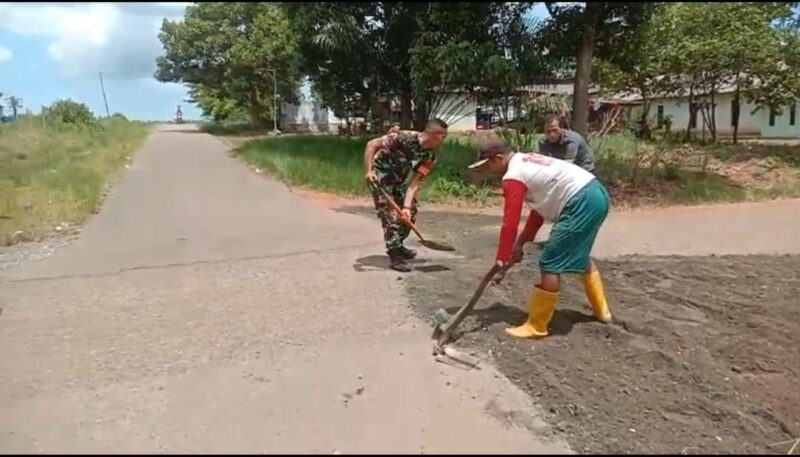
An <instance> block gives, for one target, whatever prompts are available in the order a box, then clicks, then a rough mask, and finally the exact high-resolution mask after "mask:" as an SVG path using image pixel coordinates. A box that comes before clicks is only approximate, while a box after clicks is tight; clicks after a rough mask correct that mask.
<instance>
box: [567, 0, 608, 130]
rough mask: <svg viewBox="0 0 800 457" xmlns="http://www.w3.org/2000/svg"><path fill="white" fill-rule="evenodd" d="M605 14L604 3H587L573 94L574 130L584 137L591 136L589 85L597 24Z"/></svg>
mask: <svg viewBox="0 0 800 457" xmlns="http://www.w3.org/2000/svg"><path fill="white" fill-rule="evenodd" d="M602 12H603V3H602V2H586V9H585V10H584V12H583V37H582V39H581V46H580V48H579V49H578V56H577V59H576V60H577V68H576V69H575V83H574V86H573V94H572V129H573V130H575V131H576V132H578V133H580V134H581V135H583V136H584V137H586V136H588V134H589V125H588V124H589V122H588V121H589V84H590V83H591V77H592V56H593V54H594V41H595V35H596V33H597V23H598V22H599V19H600V15H601V13H602Z"/></svg>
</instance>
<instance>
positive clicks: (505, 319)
mask: <svg viewBox="0 0 800 457" xmlns="http://www.w3.org/2000/svg"><path fill="white" fill-rule="evenodd" d="M459 309H460V308H459V307H457V306H451V307H449V308H447V309H446V311H447V313H448V314H450V315H451V316H453V315H455V314H456V313H457V312H458V310H459ZM469 317H470V320H471V321H472V322H473V324H472V325H470V327H469V328H466V329H464V330H463V334H469V333H475V332H478V331H480V330H482V329H484V328H486V327H491V326H493V325H495V324H504V325H506V326H516V325H521V324H522V323H523V322H525V319H527V317H528V313H527V312H525V311H524V310H522V309H520V308H517V307H514V306H508V305H506V304H504V303H500V302H495V303H493V304H492V305H491V306H489V307H488V308H480V309H475V310H473V311H472V312H471V313H470V314H469ZM589 322H595V319H594V316H591V315H589V314H584V313H581V312H578V311H574V310H570V309H565V310H556V312H555V314H554V315H553V320H552V321H550V335H558V336H564V335H568V334H569V333H570V332H572V329H573V327H574V326H575V325H576V324H577V325H579V324H584V323H589Z"/></svg>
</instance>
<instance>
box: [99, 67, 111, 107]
mask: <svg viewBox="0 0 800 457" xmlns="http://www.w3.org/2000/svg"><path fill="white" fill-rule="evenodd" d="M100 90H101V91H102V92H103V103H105V105H106V117H111V113H110V112H109V111H108V99H106V87H105V85H104V84H103V72H102V71H101V72H100Z"/></svg>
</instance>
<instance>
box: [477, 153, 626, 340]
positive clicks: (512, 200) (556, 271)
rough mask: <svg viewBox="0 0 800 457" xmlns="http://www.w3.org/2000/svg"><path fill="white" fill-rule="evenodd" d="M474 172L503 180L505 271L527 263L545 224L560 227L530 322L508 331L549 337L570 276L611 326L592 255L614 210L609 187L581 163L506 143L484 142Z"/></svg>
mask: <svg viewBox="0 0 800 457" xmlns="http://www.w3.org/2000/svg"><path fill="white" fill-rule="evenodd" d="M470 168H472V169H476V170H478V171H480V172H482V173H486V174H489V175H494V176H502V177H503V198H504V210H503V226H502V229H501V231H500V240H499V243H498V247H497V255H496V260H497V262H498V264H499V265H500V266H501V267H509V266H511V265H513V264H515V263H517V262H519V261H520V260H521V259H522V249H523V246H524V245H525V243H527V242H529V241H533V239H534V237H535V236H536V231H537V230H538V229H539V227H540V226H541V225H542V222H543V221H545V220H546V221H548V222H553V223H554V225H553V229H552V231H551V232H550V238H549V240H548V242H547V244H546V245H545V247H544V249H543V250H542V253H541V256H540V257H539V268H540V269H541V283H540V284H538V285H536V287H534V290H533V294H532V295H531V298H530V302H529V304H528V319H527V321H526V322H525V323H524V324H522V325H521V326H519V327H515V328H509V329H506V332H507V333H508V334H510V335H512V336H515V337H519V338H535V337H543V336H547V335H548V325H549V323H550V319H552V317H553V313H554V312H555V308H556V305H557V304H558V298H559V290H560V288H561V275H562V274H564V273H579V274H581V275H582V279H583V284H584V287H585V289H586V295H587V297H588V299H589V303H590V304H591V306H592V309H593V310H594V314H595V317H596V318H597V319H598V320H600V321H601V322H610V321H611V313H610V312H609V310H608V303H607V302H606V299H605V294H604V292H603V284H602V281H601V280H600V273H599V272H598V271H597V267H596V266H595V264H594V262H592V260H591V258H590V257H589V255H590V253H591V250H592V246H593V245H594V241H595V238H596V237H597V233H598V231H599V230H600V226H601V225H602V224H603V222H604V221H605V218H606V215H607V214H608V210H609V206H610V199H609V196H608V192H607V191H606V189H605V187H603V185H602V184H601V183H600V182H599V181H598V180H597V179H596V178H595V177H594V175H593V174H592V173H590V172H588V171H586V170H584V169H582V168H581V167H579V166H577V165H574V164H572V163H569V162H566V161H564V160H559V159H556V158H553V157H548V156H544V155H541V154H536V153H521V152H516V151H513V150H512V149H511V148H509V147H508V145H506V144H505V143H504V142H502V141H500V140H488V141H486V142H484V143H483V144H482V146H481V148H480V156H479V160H478V161H477V162H475V163H474V164H472V165H470ZM523 204H527V205H528V207H529V208H530V214H529V216H528V220H527V221H526V223H525V228H524V229H523V231H522V233H521V234H520V236H519V237H517V229H518V228H519V222H520V217H521V213H522V206H523Z"/></svg>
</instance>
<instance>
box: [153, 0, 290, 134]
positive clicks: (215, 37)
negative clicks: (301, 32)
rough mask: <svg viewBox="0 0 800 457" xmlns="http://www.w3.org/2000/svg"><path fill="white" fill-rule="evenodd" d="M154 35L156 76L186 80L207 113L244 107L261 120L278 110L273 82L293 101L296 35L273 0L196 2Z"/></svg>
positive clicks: (252, 117) (257, 122) (219, 115)
mask: <svg viewBox="0 0 800 457" xmlns="http://www.w3.org/2000/svg"><path fill="white" fill-rule="evenodd" d="M159 39H160V40H161V43H162V44H163V46H164V50H165V53H164V55H162V56H160V57H159V58H158V59H157V66H158V69H157V71H156V74H155V76H156V78H157V79H158V80H160V81H165V82H166V81H170V82H182V83H186V84H188V85H189V86H190V87H191V89H192V92H191V95H192V97H193V101H194V102H195V103H197V104H198V105H199V106H200V107H201V109H203V111H204V113H205V114H206V115H209V116H211V117H213V118H215V119H218V120H221V119H226V118H228V117H230V116H232V115H234V114H241V113H244V112H246V113H247V115H248V116H249V118H250V120H251V122H253V123H254V124H255V125H261V124H263V123H264V122H265V121H266V119H267V118H271V117H274V116H276V115H277V113H274V112H273V109H272V107H273V92H274V91H275V87H274V86H276V87H277V92H278V94H279V95H280V98H281V99H282V100H286V101H290V102H293V101H294V102H296V101H297V93H298V90H299V82H300V77H301V74H300V57H299V54H298V44H297V37H296V36H295V35H294V33H293V32H292V27H291V24H290V23H289V20H288V18H287V17H286V15H285V14H284V12H283V10H282V9H281V8H280V6H279V5H277V4H275V3H242V2H238V3H223V2H208V3H196V4H194V5H191V6H189V7H187V8H186V14H185V17H184V18H183V20H182V21H168V20H165V21H164V22H163V24H162V26H161V33H160V34H159Z"/></svg>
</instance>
